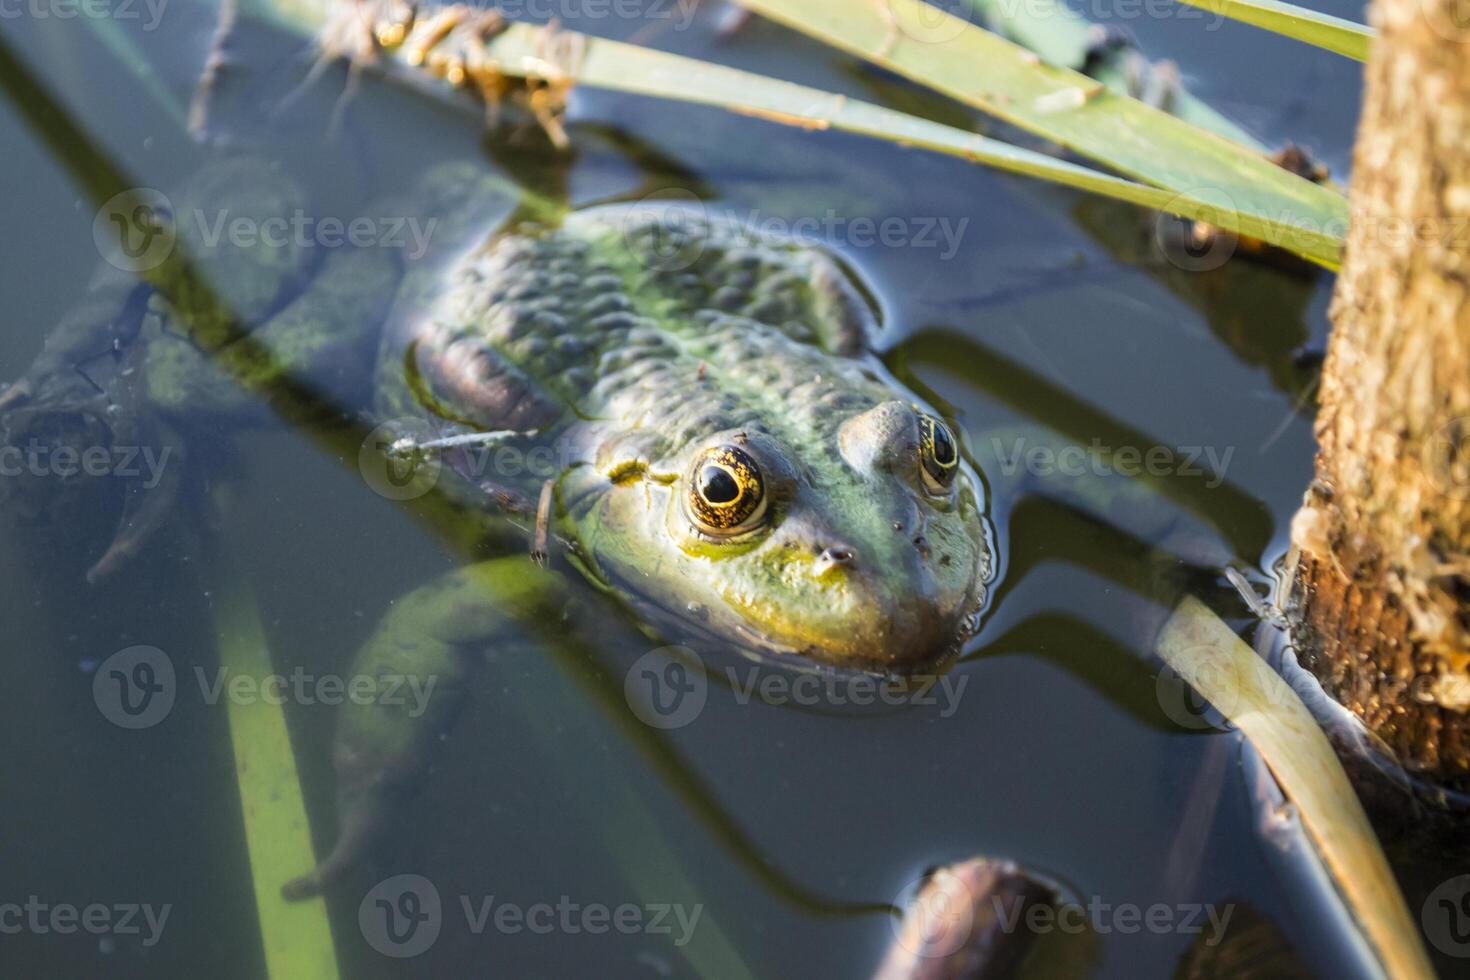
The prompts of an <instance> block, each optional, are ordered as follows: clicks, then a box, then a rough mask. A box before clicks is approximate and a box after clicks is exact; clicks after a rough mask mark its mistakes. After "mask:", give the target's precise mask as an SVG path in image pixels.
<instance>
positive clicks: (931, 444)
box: [919, 413, 960, 496]
mask: <svg viewBox="0 0 1470 980" xmlns="http://www.w3.org/2000/svg"><path fill="white" fill-rule="evenodd" d="M959 469H960V453H959V450H958V449H957V448H956V447H955V441H954V433H952V432H950V431H949V426H947V425H945V424H944V423H943V422H941V421H939V419H937V418H935V417H934V416H932V415H928V414H925V413H920V414H919V477H920V479H921V480H922V481H923V483H924V489H925V490H928V491H929V492H930V493H932V494H934V495H935V496H939V495H941V494H946V493H948V492H949V488H950V487H951V486H952V485H953V484H954V477H955V474H956V473H958V472H959Z"/></svg>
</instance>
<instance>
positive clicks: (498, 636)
mask: <svg viewBox="0 0 1470 980" xmlns="http://www.w3.org/2000/svg"><path fill="white" fill-rule="evenodd" d="M566 600H567V591H566V586H565V583H564V582H563V580H562V579H561V578H560V577H559V576H558V575H557V574H555V573H554V572H551V571H548V570H546V569H544V568H541V567H539V566H537V565H535V564H533V563H532V562H531V561H530V560H529V559H527V558H525V557H523V556H516V557H508V558H496V559H492V560H490V561H486V562H482V563H480V564H477V565H471V566H469V567H467V568H462V569H459V570H457V571H454V572H452V573H450V574H448V575H445V576H444V577H443V578H441V579H439V580H437V581H435V582H433V583H431V584H429V585H427V586H424V587H423V588H420V589H418V590H417V591H414V592H412V593H410V594H409V595H407V596H405V597H404V598H402V599H399V600H398V601H397V602H396V603H395V604H394V606H393V608H392V610H391V611H390V612H389V613H388V614H387V615H386V616H384V617H383V620H382V622H381V623H379V625H378V628H377V630H376V631H375V632H374V633H373V635H372V637H371V638H370V639H369V640H368V642H367V643H366V644H365V645H364V646H363V648H362V650H361V651H360V652H359V653H358V656H357V659H356V661H355V662H354V664H353V668H352V671H351V676H352V679H353V682H354V683H356V684H358V685H362V686H366V685H369V684H370V685H371V687H368V688H367V689H369V690H372V691H376V692H380V693H382V692H388V691H394V692H400V694H401V692H403V691H411V692H415V696H413V697H402V696H398V697H392V698H389V697H386V696H385V697H381V698H358V699H355V700H352V701H349V702H347V703H346V704H344V705H343V707H342V708H341V713H340V714H339V715H338V719H337V734H336V737H335V740H334V747H333V753H332V754H333V762H334V764H335V767H336V770H337V824H338V833H337V840H336V843H335V844H334V845H333V847H332V850H331V853H329V854H328V855H327V856H326V858H324V859H323V860H322V861H321V863H319V864H318V865H317V866H316V868H314V869H313V870H312V871H310V872H308V873H307V874H305V875H302V876H301V877H300V878H296V879H295V880H293V881H291V882H289V883H288V884H286V886H285V887H284V888H283V889H282V894H283V895H285V896H286V897H287V898H292V899H296V898H305V897H307V896H310V895H314V894H317V893H319V892H320V891H322V890H323V889H324V888H326V887H327V886H329V885H331V884H332V883H333V882H334V881H336V880H338V879H339V878H341V877H342V875H343V874H344V873H345V872H346V871H348V870H349V869H350V868H352V867H353V866H354V865H355V864H356V863H357V862H358V861H359V860H360V859H361V858H362V856H363V855H364V854H365V853H366V852H367V851H369V850H370V849H371V848H372V847H373V846H374V845H375V844H376V843H377V842H378V841H380V840H381V839H382V837H383V834H384V833H385V831H387V830H388V829H389V828H391V826H392V823H393V819H394V817H395V816H396V815H397V813H398V811H399V810H400V809H401V807H402V805H403V804H404V803H405V802H406V801H407V800H408V799H409V798H410V797H411V796H412V795H413V793H414V792H415V791H416V789H417V788H418V785H419V783H420V782H421V780H422V777H423V775H424V773H425V772H426V771H427V769H428V765H429V762H430V761H431V760H432V757H433V755H434V752H435V749H436V747H437V746H438V745H439V743H440V741H441V736H442V735H443V734H444V733H445V732H447V731H448V730H449V728H450V727H451V726H452V725H453V724H454V720H455V718H456V717H457V716H458V714H459V709H460V707H461V705H462V704H463V703H464V700H465V698H466V696H467V693H468V689H469V685H470V683H471V681H472V679H473V677H474V675H475V672H476V668H477V667H478V666H479V664H480V663H481V661H482V660H483V656H484V654H485V652H486V650H487V649H488V648H489V647H490V646H492V645H493V646H495V647H496V648H497V649H500V648H501V647H502V646H504V645H519V644H523V643H527V642H529V641H532V640H534V639H536V637H537V636H538V634H541V633H544V632H545V631H547V629H548V626H549V625H550V624H554V623H556V622H557V621H558V619H559V618H560V615H561V613H562V611H563V609H564V608H565V605H566Z"/></svg>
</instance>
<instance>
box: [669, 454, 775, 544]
mask: <svg viewBox="0 0 1470 980" xmlns="http://www.w3.org/2000/svg"><path fill="white" fill-rule="evenodd" d="M687 499H688V503H689V517H690V519H691V520H692V521H693V522H694V523H695V524H696V525H697V526H698V527H699V529H700V530H701V531H704V532H706V533H708V534H715V535H724V534H738V533H739V532H741V531H746V530H749V529H750V528H751V527H754V526H755V524H756V523H757V522H758V521H759V520H760V518H761V516H762V515H763V514H764V513H765V509H766V487H765V483H764V482H763V481H762V480H761V471H760V467H758V466H756V465H755V460H753V459H751V458H750V455H749V454H748V453H746V452H745V451H744V450H740V449H736V448H735V447H734V446H718V447H716V448H714V449H709V450H706V451H705V452H704V453H702V454H700V456H699V458H698V459H696V460H695V461H694V468H693V470H691V471H690V475H689V493H688V498H687Z"/></svg>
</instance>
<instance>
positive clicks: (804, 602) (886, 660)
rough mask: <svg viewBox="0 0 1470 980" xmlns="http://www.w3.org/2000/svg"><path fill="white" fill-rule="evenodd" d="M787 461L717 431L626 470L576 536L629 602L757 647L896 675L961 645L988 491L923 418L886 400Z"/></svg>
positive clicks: (741, 433) (975, 592) (976, 600)
mask: <svg viewBox="0 0 1470 980" xmlns="http://www.w3.org/2000/svg"><path fill="white" fill-rule="evenodd" d="M823 428H824V429H825V430H826V431H827V432H829V433H830V435H829V436H827V437H826V438H825V439H824V440H823V441H824V442H826V443H827V444H825V445H819V446H816V447H813V448H812V449H810V450H808V451H798V450H797V449H796V448H795V447H794V446H792V445H790V444H788V443H786V442H784V441H783V440H782V439H781V438H779V437H777V436H775V435H773V434H768V433H764V432H759V431H751V430H745V429H730V430H725V431H721V432H717V433H713V434H711V435H709V436H708V437H706V438H702V439H700V440H698V441H696V442H694V443H693V444H691V445H689V446H687V447H684V448H682V449H681V450H679V451H678V452H676V453H674V454H672V455H670V456H669V457H668V458H667V459H663V460H660V461H658V462H656V463H653V462H648V461H646V460H645V461H642V462H639V463H628V462H626V461H625V462H623V463H621V464H620V465H617V466H615V467H614V468H613V469H612V470H611V471H610V472H611V475H612V480H611V485H610V486H608V487H607V488H606V490H605V492H603V493H602V494H600V495H598V496H599V499H598V503H597V504H596V505H595V506H594V507H592V508H590V510H589V511H588V512H587V516H586V517H585V518H584V519H583V520H584V522H585V523H584V526H583V527H581V528H580V529H579V537H580V538H581V541H582V544H583V546H584V550H585V552H586V554H587V556H588V558H590V559H591V560H592V561H593V562H594V563H595V564H596V566H597V568H598V570H599V571H600V572H601V573H602V574H603V575H606V576H608V577H609V578H610V579H611V580H613V581H614V582H615V583H616V584H617V585H618V587H620V588H622V589H625V590H627V591H628V592H630V593H632V595H633V597H634V598H635V599H637V600H641V601H643V602H645V603H651V604H652V605H654V606H656V607H658V608H659V609H661V610H663V611H664V612H665V613H667V614H670V615H673V616H677V617H679V618H681V619H684V620H688V621H692V622H693V623H695V624H697V625H698V626H699V627H700V628H701V629H702V630H703V631H706V632H709V633H713V634H714V635H716V636H718V637H720V638H722V639H725V640H728V641H731V642H733V643H734V644H736V645H738V646H740V647H743V648H747V649H755V650H758V651H762V652H767V653H777V654H795V655H799V656H803V657H807V658H810V659H812V660H816V661H820V662H822V663H825V664H829V665H834V666H839V667H851V668H858V669H870V670H884V671H890V672H898V673H902V672H907V671H912V670H915V669H919V668H922V667H924V666H926V665H931V664H933V663H935V662H937V661H939V660H942V659H943V658H944V657H946V656H947V655H948V654H950V653H953V652H954V651H955V650H957V649H958V647H959V645H960V643H961V642H963V640H964V639H965V638H966V637H967V636H968V635H970V634H971V633H972V632H973V630H974V623H975V620H976V613H977V611H978V609H979V606H980V604H981V601H982V599H983V596H984V591H985V586H986V582H987V580H988V578H989V574H990V553H991V539H990V536H989V534H988V530H987V529H988V522H987V520H986V517H985V514H984V505H983V501H984V490H983V487H982V486H981V484H980V481H979V479H978V477H977V476H976V474H975V473H974V472H973V470H971V468H970V467H969V465H968V464H966V463H965V462H964V461H963V459H962V458H961V456H960V452H959V447H958V443H957V441H956V440H955V438H954V435H953V434H952V433H951V431H950V430H949V428H948V427H947V426H946V425H945V423H944V422H943V421H941V420H940V419H939V418H937V417H936V416H935V415H933V414H931V413H929V412H927V411H924V410H922V409H919V408H916V407H914V406H912V405H909V404H906V403H904V402H901V401H888V402H883V403H881V404H878V405H876V406H873V407H870V408H868V409H866V410H865V411H861V412H855V413H853V414H851V415H850V416H848V417H846V418H843V419H839V420H836V421H835V424H833V425H830V426H823Z"/></svg>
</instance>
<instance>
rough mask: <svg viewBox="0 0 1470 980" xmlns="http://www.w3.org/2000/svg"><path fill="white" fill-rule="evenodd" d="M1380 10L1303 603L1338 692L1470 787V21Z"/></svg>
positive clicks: (1322, 665)
mask: <svg viewBox="0 0 1470 980" xmlns="http://www.w3.org/2000/svg"><path fill="white" fill-rule="evenodd" d="M1457 17H1458V21H1457V19H1456V18H1457ZM1372 19H1373V20H1374V21H1375V22H1376V24H1377V26H1378V28H1379V31H1380V38H1379V40H1378V41H1377V42H1376V43H1375V45H1374V50H1373V54H1372V57H1371V59H1370V61H1369V63H1368V67H1367V88H1366V94H1365V101H1364V108H1363V117H1362V121H1361V124H1360V126H1359V131H1358V141H1357V146H1356V148H1355V151H1354V166H1353V176H1352V190H1351V203H1352V223H1351V226H1350V229H1349V233H1348V242H1347V253H1346V261H1345V264H1344V266H1343V270H1342V275H1341V277H1340V278H1339V280H1338V284H1337V293H1336V296H1335V297H1334V301H1333V307H1332V321H1333V331H1332V336H1331V339H1330V341H1329V344H1328V355H1327V361H1326V364H1325V366H1324V369H1323V378H1322V407H1321V413H1320V415H1319V416H1318V420H1317V438H1318V442H1319V446H1320V449H1319V453H1318V457H1317V479H1316V480H1315V481H1314V482H1313V485H1312V488H1311V489H1310V490H1309V491H1308V493H1307V497H1306V500H1305V502H1304V505H1303V508H1302V510H1301V511H1300V512H1299V513H1298V514H1297V517H1296V519H1295V521H1294V522H1293V524H1292V543H1293V545H1294V546H1295V547H1296V548H1297V549H1298V558H1297V561H1296V564H1295V573H1296V574H1295V579H1294V581H1293V583H1292V585H1291V589H1290V600H1291V607H1290V609H1291V613H1292V616H1293V625H1294V641H1295V643H1296V645H1297V647H1298V650H1299V653H1300V654H1302V656H1303V662H1304V663H1306V664H1307V666H1309V667H1311V668H1312V669H1313V671H1314V672H1315V673H1316V674H1317V676H1318V677H1319V678H1321V680H1322V681H1323V684H1324V686H1325V687H1326V688H1327V690H1328V691H1329V693H1331V694H1333V695H1334V696H1335V697H1336V698H1337V699H1338V700H1339V701H1340V702H1342V703H1343V704H1344V705H1346V706H1347V707H1348V708H1349V709H1351V710H1352V711H1353V712H1354V713H1356V714H1357V715H1358V716H1359V717H1360V718H1362V720H1363V721H1364V722H1365V723H1366V724H1367V725H1368V727H1369V728H1370V729H1372V730H1373V731H1374V732H1375V733H1376V734H1377V735H1379V736H1380V737H1381V738H1382V739H1383V740H1384V741H1385V742H1386V743H1387V744H1388V747H1389V748H1390V749H1392V750H1393V751H1394V753H1395V754H1396V755H1397V756H1398V757H1399V758H1400V761H1401V762H1403V763H1404V765H1405V766H1406V767H1407V768H1408V769H1409V770H1410V771H1412V772H1418V773H1420V774H1423V775H1425V776H1427V777H1429V778H1430V779H1432V780H1435V781H1439V782H1442V783H1444V784H1446V785H1450V786H1459V787H1467V786H1470V670H1467V666H1470V18H1467V17H1466V16H1465V15H1464V12H1463V11H1461V10H1460V3H1459V0H1376V2H1375V4H1374V6H1373V10H1372Z"/></svg>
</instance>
